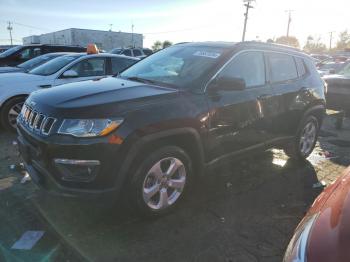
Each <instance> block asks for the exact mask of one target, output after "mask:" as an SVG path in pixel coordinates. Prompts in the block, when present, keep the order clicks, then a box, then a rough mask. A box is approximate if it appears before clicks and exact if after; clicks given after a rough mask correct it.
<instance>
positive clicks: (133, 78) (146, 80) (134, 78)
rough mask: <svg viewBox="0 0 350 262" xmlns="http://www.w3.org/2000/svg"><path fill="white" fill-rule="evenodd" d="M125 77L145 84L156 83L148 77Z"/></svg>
mask: <svg viewBox="0 0 350 262" xmlns="http://www.w3.org/2000/svg"><path fill="white" fill-rule="evenodd" d="M126 79H128V80H131V81H136V82H141V83H146V84H157V83H158V82H156V81H153V80H150V79H145V78H141V77H137V76H131V77H127V78H126ZM158 84H159V83H158Z"/></svg>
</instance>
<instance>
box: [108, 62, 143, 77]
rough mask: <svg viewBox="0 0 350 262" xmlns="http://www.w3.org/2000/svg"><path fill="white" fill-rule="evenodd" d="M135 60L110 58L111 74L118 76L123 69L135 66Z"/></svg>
mask: <svg viewBox="0 0 350 262" xmlns="http://www.w3.org/2000/svg"><path fill="white" fill-rule="evenodd" d="M135 62H137V61H135V60H131V59H125V58H112V74H113V75H115V74H118V73H119V72H121V71H123V70H124V69H125V68H128V67H129V66H131V65H133V64H135Z"/></svg>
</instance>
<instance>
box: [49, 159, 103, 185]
mask: <svg viewBox="0 0 350 262" xmlns="http://www.w3.org/2000/svg"><path fill="white" fill-rule="evenodd" d="M54 163H55V166H56V168H57V170H58V172H59V173H60V175H61V178H62V180H65V181H74V182H90V181H92V180H94V179H95V178H96V175H97V173H98V171H99V169H100V161H99V160H75V159H61V158H56V159H54Z"/></svg>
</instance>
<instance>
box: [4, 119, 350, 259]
mask: <svg viewBox="0 0 350 262" xmlns="http://www.w3.org/2000/svg"><path fill="white" fill-rule="evenodd" d="M335 121H336V118H335V117H334V115H329V116H328V117H327V118H326V120H325V123H324V125H323V128H322V131H321V137H320V139H319V142H318V145H317V148H316V149H315V150H314V152H313V154H312V155H311V156H310V157H309V161H308V162H306V163H297V162H293V161H291V160H289V159H288V158H287V157H286V156H285V155H284V153H283V152H282V151H281V150H276V149H274V150H270V151H266V152H264V153H261V154H258V155H254V156H251V157H250V158H248V159H244V160H239V159H237V160H235V161H232V162H231V163H230V164H229V165H227V166H223V167H221V168H220V169H218V170H216V171H215V174H214V173H213V174H212V175H209V176H207V177H204V178H203V179H202V180H200V181H198V182H196V184H195V187H194V188H193V189H192V192H191V193H190V194H188V196H187V199H186V200H185V201H184V203H183V205H181V207H180V208H179V209H178V210H176V211H175V212H173V213H171V214H169V215H167V216H165V217H161V218H158V219H144V218H140V217H138V216H136V215H135V214H134V213H133V212H132V210H131V211H130V210H129V209H128V208H127V207H124V206H121V205H118V204H117V205H111V204H110V203H103V202H99V201H95V202H91V201H87V200H86V201H84V200H75V199H70V198H68V199H67V198H64V199H61V198H57V197H52V196H50V197H49V196H47V195H43V194H41V193H40V192H39V191H38V190H37V188H36V186H35V185H34V184H33V183H32V182H26V183H24V184H22V183H20V181H21V179H22V178H23V173H21V172H20V171H16V170H11V169H10V168H9V166H10V165H12V164H18V163H20V159H19V157H18V154H17V150H16V145H15V144H14V143H13V141H14V140H15V135H12V134H8V133H5V132H3V131H1V132H0V156H1V159H0V207H1V208H0V223H1V225H2V226H1V227H0V235H1V236H2V237H1V240H0V244H1V245H0V251H1V252H0V254H2V255H3V256H4V260H5V261H80V260H90V261H201V262H202V261H269V262H270V261H281V259H282V257H283V254H284V251H285V248H286V246H287V244H288V242H289V240H290V237H291V235H292V233H293V230H294V229H295V227H296V226H297V224H298V222H299V221H300V219H301V218H302V217H303V215H304V214H305V211H306V210H307V209H308V208H309V206H310V205H311V204H312V202H313V200H314V199H315V197H316V196H317V195H318V194H319V193H320V192H321V191H322V189H323V188H322V186H321V185H320V183H319V182H322V183H325V184H330V183H331V182H332V181H334V180H335V179H336V178H337V177H338V176H339V175H340V174H341V172H342V170H344V168H345V167H346V166H347V165H349V164H350V158H349V156H350V154H349V153H350V137H349V130H350V119H346V120H345V122H344V127H343V129H342V130H341V131H337V130H336V129H335V127H334V126H335V125H334V123H335ZM322 183H321V184H322ZM28 230H44V231H45V234H44V236H43V239H42V240H39V242H38V243H37V244H36V245H35V246H34V248H33V249H31V250H27V251H24V250H12V249H11V246H12V245H13V243H14V242H15V241H16V240H17V239H19V238H20V237H21V235H22V234H23V233H24V232H26V231H28ZM44 239H45V240H44ZM0 258H1V256H0ZM29 258H30V260H28V259H29ZM0 260H1V259H0ZM2 261H3V260H2Z"/></svg>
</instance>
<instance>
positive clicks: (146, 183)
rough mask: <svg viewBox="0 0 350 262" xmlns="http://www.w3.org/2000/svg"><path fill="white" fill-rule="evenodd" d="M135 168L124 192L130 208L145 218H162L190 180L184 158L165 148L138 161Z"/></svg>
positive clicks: (175, 149) (178, 150)
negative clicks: (133, 208)
mask: <svg viewBox="0 0 350 262" xmlns="http://www.w3.org/2000/svg"><path fill="white" fill-rule="evenodd" d="M136 166H137V168H136V171H135V172H133V175H132V177H131V179H130V182H129V186H128V190H127V191H128V192H126V194H127V195H126V198H127V200H128V202H129V203H130V202H131V206H132V207H135V208H136V210H137V211H138V213H140V214H142V215H146V216H158V215H163V214H165V213H168V212H170V211H172V210H173V209H174V208H176V207H177V205H178V204H179V202H181V200H182V199H183V197H184V195H185V193H186V192H187V190H188V188H189V185H190V182H191V179H192V171H193V169H192V161H191V159H190V157H189V156H188V154H187V153H186V152H185V151H184V150H183V149H181V148H179V147H177V146H165V147H161V148H159V149H157V150H156V151H154V152H152V153H151V154H149V155H148V157H146V158H145V159H142V160H141V161H138V162H137V164H136ZM171 167H173V168H174V169H171ZM170 170H173V172H169V171H170ZM166 172H169V175H166ZM170 173H172V174H171V175H170Z"/></svg>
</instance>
